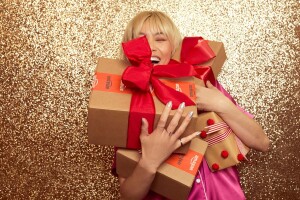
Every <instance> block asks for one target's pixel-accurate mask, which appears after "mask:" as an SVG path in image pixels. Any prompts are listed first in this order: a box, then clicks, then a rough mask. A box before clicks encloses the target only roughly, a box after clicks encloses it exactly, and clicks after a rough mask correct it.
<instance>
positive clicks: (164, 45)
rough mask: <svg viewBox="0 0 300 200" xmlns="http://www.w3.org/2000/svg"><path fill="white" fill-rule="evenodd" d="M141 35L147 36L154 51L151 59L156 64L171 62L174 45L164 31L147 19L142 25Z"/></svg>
mask: <svg viewBox="0 0 300 200" xmlns="http://www.w3.org/2000/svg"><path fill="white" fill-rule="evenodd" d="M139 36H140V37H141V36H146V38H147V40H148V43H149V45H150V48H151V51H152V56H151V61H152V63H153V64H154V65H165V64H168V63H169V61H170V59H171V56H172V51H173V46H172V44H171V42H170V40H169V39H168V37H167V36H166V35H165V34H164V33H162V32H160V31H159V30H156V29H155V28H153V27H151V26H150V24H149V22H148V21H146V22H145V23H144V24H143V26H142V29H141V31H140V33H139Z"/></svg>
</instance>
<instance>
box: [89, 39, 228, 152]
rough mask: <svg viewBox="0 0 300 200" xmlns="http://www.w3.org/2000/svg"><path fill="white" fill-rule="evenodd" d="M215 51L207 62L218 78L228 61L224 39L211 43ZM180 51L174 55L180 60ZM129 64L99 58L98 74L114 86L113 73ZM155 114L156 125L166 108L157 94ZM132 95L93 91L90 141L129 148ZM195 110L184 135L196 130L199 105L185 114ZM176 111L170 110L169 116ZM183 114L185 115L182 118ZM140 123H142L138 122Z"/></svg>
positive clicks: (120, 70) (119, 86)
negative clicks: (102, 75)
mask: <svg viewBox="0 0 300 200" xmlns="http://www.w3.org/2000/svg"><path fill="white" fill-rule="evenodd" d="M209 45H210V46H211V48H212V50H213V51H214V52H215V54H216V57H215V58H214V59H212V60H211V61H210V62H209V63H208V64H211V65H212V68H213V71H214V73H215V77H216V76H217V75H218V73H219V72H220V70H221V68H222V65H223V64H224V62H225V60H226V54H225V50H224V46H223V44H222V43H221V42H212V41H210V42H209ZM176 56H177V54H176V55H175V58H176V59H177V57H176ZM129 65H130V64H129V63H128V62H126V61H122V60H117V59H108V58H99V60H98V65H97V68H96V73H97V72H98V73H99V72H100V73H103V74H109V75H108V76H106V79H107V81H104V82H105V83H104V84H106V85H109V86H111V85H113V84H115V83H112V79H111V78H110V75H118V76H121V75H122V73H123V71H124V69H125V68H126V67H127V66H129ZM172 80H173V81H174V82H178V81H179V82H180V81H184V82H190V83H194V84H200V85H203V82H202V81H201V80H199V79H197V78H194V77H189V78H181V79H172ZM117 84H119V85H117V86H116V87H117V88H122V87H121V85H120V82H119V83H117ZM153 99H154V103H155V108H156V114H155V124H154V126H156V124H157V121H158V119H159V117H160V115H161V113H162V111H163V108H164V106H165V105H164V104H162V103H161V102H160V101H159V100H158V99H157V98H156V96H153ZM130 101H131V94H130V93H122V92H107V91H104V90H103V91H101V90H92V92H91V95H90V101H89V106H88V141H89V143H91V144H98V145H112V146H117V147H126V144H127V128H128V115H129V109H130ZM189 111H194V115H193V118H192V120H191V122H190V124H189V126H188V127H187V129H186V131H185V133H184V134H183V136H186V135H189V134H191V133H193V132H195V131H197V130H199V129H198V128H197V123H196V122H197V108H196V106H187V107H186V108H185V113H188V112H189ZM174 113H175V110H174V111H172V112H171V114H170V118H169V119H171V118H172V115H173V114H174ZM183 118H184V116H183V117H182V119H183ZM137 123H140V122H137ZM187 149H188V144H187V145H184V146H183V147H182V148H180V149H179V150H178V151H177V152H186V151H187Z"/></svg>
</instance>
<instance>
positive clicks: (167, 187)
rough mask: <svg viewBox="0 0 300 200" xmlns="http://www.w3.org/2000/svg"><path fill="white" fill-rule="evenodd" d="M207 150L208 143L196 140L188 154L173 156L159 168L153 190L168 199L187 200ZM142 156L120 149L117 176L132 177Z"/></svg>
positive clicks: (193, 141)
mask: <svg viewBox="0 0 300 200" xmlns="http://www.w3.org/2000/svg"><path fill="white" fill-rule="evenodd" d="M206 148H207V143H206V142H204V141H203V140H201V139H198V138H194V139H193V140H192V142H191V143H190V147H189V151H188V152H187V154H185V155H182V154H172V155H171V157H170V158H169V159H168V160H167V161H166V162H164V163H163V164H162V165H161V166H160V167H159V169H158V171H157V173H156V175H155V179H154V181H153V183H152V185H151V190H153V191H154V192H156V193H158V194H160V195H162V196H164V197H167V198H168V199H172V200H184V199H187V197H188V195H189V193H190V190H191V187H192V185H193V182H194V179H195V175H196V173H198V168H199V166H200V164H201V162H202V158H203V155H204V153H205V150H206ZM140 156H141V154H139V153H138V152H137V151H136V150H128V149H119V150H118V151H117V174H118V175H120V176H121V177H124V178H126V177H128V176H130V175H131V173H132V172H133V170H134V168H135V166H136V164H137V162H138V161H139V159H140ZM174 163H175V164H174ZM177 164H178V165H177ZM177 166H178V167H177Z"/></svg>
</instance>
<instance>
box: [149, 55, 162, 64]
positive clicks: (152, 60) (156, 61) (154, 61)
mask: <svg viewBox="0 0 300 200" xmlns="http://www.w3.org/2000/svg"><path fill="white" fill-rule="evenodd" d="M159 61H160V58H158V57H154V56H152V57H151V62H152V63H154V64H157V63H159Z"/></svg>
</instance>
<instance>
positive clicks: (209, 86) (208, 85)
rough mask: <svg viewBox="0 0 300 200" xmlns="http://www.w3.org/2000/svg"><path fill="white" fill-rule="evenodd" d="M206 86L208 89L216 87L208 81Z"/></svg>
mask: <svg viewBox="0 0 300 200" xmlns="http://www.w3.org/2000/svg"><path fill="white" fill-rule="evenodd" d="M206 86H207V88H210V89H216V87H215V86H213V84H211V82H210V81H206Z"/></svg>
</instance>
